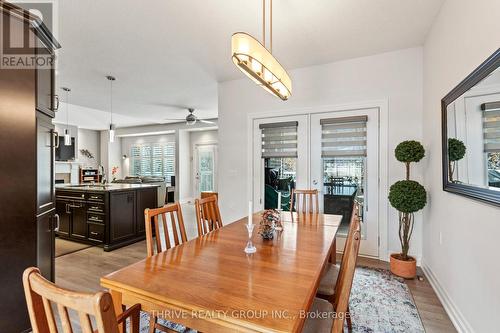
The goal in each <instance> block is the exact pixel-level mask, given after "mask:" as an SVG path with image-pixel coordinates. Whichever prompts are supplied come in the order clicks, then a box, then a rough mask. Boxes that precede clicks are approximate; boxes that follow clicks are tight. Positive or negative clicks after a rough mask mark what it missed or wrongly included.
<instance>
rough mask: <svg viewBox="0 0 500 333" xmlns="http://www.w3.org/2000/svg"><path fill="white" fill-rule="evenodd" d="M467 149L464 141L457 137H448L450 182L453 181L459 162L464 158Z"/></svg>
mask: <svg viewBox="0 0 500 333" xmlns="http://www.w3.org/2000/svg"><path fill="white" fill-rule="evenodd" d="M466 151H467V148H466V147H465V145H464V143H463V142H462V141H460V140H458V139H455V138H449V139H448V177H449V179H450V182H453V174H454V173H455V167H456V165H457V162H458V161H460V160H461V159H462V158H464V156H465V152H466Z"/></svg>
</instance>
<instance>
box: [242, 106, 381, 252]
mask: <svg viewBox="0 0 500 333" xmlns="http://www.w3.org/2000/svg"><path fill="white" fill-rule="evenodd" d="M346 117H352V118H356V117H358V118H359V117H362V118H363V119H364V120H365V125H363V126H365V127H366V129H363V130H364V131H366V137H365V138H364V140H366V142H365V145H366V146H365V147H364V151H365V153H364V154H356V155H357V156H348V155H346V156H340V157H337V156H335V157H330V156H323V155H324V154H322V151H323V148H322V146H323V144H324V141H325V140H324V139H323V134H322V132H323V130H324V129H323V126H322V120H323V123H324V122H325V120H329V121H330V122H335V119H345V118H346ZM358 118H357V119H358ZM285 122H296V123H297V144H296V146H297V154H296V157H294V158H291V157H288V160H287V163H286V164H287V165H288V169H286V168H285V170H282V171H283V172H279V177H281V178H282V179H283V178H291V179H292V178H293V184H294V186H295V188H297V189H313V188H315V189H318V190H319V193H320V198H319V202H320V212H325V202H326V204H327V205H330V207H326V210H327V213H332V212H331V206H332V205H333V206H334V207H335V206H336V205H342V204H344V205H346V207H347V206H349V205H351V206H352V200H354V199H356V200H357V201H360V202H361V203H362V206H361V207H362V208H361V212H360V213H361V215H362V224H361V232H362V242H361V248H360V254H362V255H365V256H371V257H378V256H379V253H378V248H379V225H378V217H379V212H378V210H379V208H378V207H379V198H378V196H379V190H378V180H379V110H378V108H373V109H361V110H349V111H335V112H326V113H312V114H304V115H291V116H283V117H273V118H261V119H254V121H253V147H252V149H253V154H252V156H253V168H252V170H253V171H252V172H253V174H252V179H253V184H252V186H253V201H254V209H255V210H262V209H264V208H274V207H272V204H271V205H269V204H268V203H267V201H268V200H269V199H270V196H269V192H272V191H271V190H269V188H267V187H269V185H268V183H269V177H270V176H269V173H270V172H269V169H275V170H280V169H283V165H284V163H283V161H281V164H280V163H277V162H279V161H276V159H275V160H274V161H270V159H268V158H265V156H263V155H264V153H263V141H264V140H263V130H262V127H263V125H266V124H267V125H270V124H276V125H279V124H280V123H285ZM344 136H345V135H344ZM333 140H335V139H333ZM339 140H343V139H339ZM353 140H356V138H353ZM346 154H348V153H346ZM270 162H273V163H270ZM289 165H291V166H292V167H290V166H289ZM275 173H277V172H275ZM331 179H337V180H338V179H340V181H341V182H342V184H337V185H338V186H337V187H335V188H333V187H332V184H331V181H330V180H331ZM280 186H281V184H278V185H275V186H274V187H275V188H276V191H281V192H282V193H283V192H286V189H284V188H279V187H280ZM271 199H273V198H272V197H271ZM348 200H351V201H350V203H346V201H348ZM266 206H269V207H266ZM346 210H347V211H348V209H347V208H346V209H345V210H344V212H345V211H346ZM336 214H340V213H336ZM344 220H346V219H344ZM347 220H348V219H347ZM345 222H346V221H343V223H344V224H345ZM346 231H347V228H345V226H344V227H341V228H340V229H339V234H338V235H339V236H338V238H337V250H338V251H340V252H341V251H343V248H344V243H345V236H346Z"/></svg>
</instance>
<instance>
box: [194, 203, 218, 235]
mask: <svg viewBox="0 0 500 333" xmlns="http://www.w3.org/2000/svg"><path fill="white" fill-rule="evenodd" d="M195 209H196V222H197V224H198V236H202V235H205V234H206V233H208V232H210V231H212V230H215V229H218V228H221V227H222V226H223V225H222V218H221V216H220V211H219V204H218V198H217V196H209V197H207V198H203V199H196V201H195Z"/></svg>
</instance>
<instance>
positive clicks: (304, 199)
mask: <svg viewBox="0 0 500 333" xmlns="http://www.w3.org/2000/svg"><path fill="white" fill-rule="evenodd" d="M318 197H319V191H318V190H297V189H292V194H291V196H290V210H293V208H294V204H295V206H296V207H295V211H296V212H297V213H319V199H318Z"/></svg>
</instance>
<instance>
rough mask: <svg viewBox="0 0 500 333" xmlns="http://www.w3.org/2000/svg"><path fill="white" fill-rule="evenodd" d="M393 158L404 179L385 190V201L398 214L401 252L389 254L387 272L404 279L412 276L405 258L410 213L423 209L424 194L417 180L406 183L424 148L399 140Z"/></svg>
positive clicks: (410, 262) (408, 259)
mask: <svg viewBox="0 0 500 333" xmlns="http://www.w3.org/2000/svg"><path fill="white" fill-rule="evenodd" d="M394 153H395V156H396V159H397V160H398V161H400V162H403V163H405V166H406V180H400V181H398V182H396V183H394V184H393V185H392V186H391V188H390V190H389V202H390V203H391V206H392V207H394V208H396V209H397V210H398V212H399V241H400V242H401V253H398V254H392V255H391V271H392V272H393V273H394V274H396V275H399V276H402V277H405V278H413V277H415V274H416V261H415V259H414V258H412V257H410V256H408V250H409V249H410V240H411V236H412V234H413V225H414V220H415V219H414V213H415V212H417V211H419V210H421V209H422V208H424V207H425V205H426V203H427V194H426V192H425V188H424V187H423V186H422V185H420V184H419V183H418V182H417V181H414V180H410V164H411V163H412V162H419V161H420V160H421V159H422V158H423V157H424V156H425V149H424V147H423V146H422V144H420V142H418V141H413V140H411V141H403V142H401V143H400V144H399V145H398V146H397V147H396V149H395V151H394Z"/></svg>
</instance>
